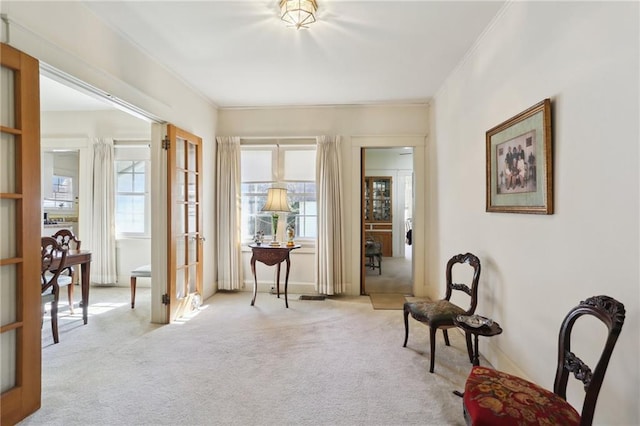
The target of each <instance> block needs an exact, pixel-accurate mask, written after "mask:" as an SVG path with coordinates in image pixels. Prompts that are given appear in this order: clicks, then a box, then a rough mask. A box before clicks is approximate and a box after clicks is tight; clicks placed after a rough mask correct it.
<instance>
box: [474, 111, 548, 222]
mask: <svg viewBox="0 0 640 426" xmlns="http://www.w3.org/2000/svg"><path fill="white" fill-rule="evenodd" d="M486 143H487V211H488V212H503V213H534V214H552V213H553V161H552V142H551V101H550V100H549V99H545V100H543V101H542V102H540V103H538V104H536V105H534V106H532V107H531V108H529V109H527V110H526V111H523V112H521V113H520V114H518V115H516V116H515V117H512V118H510V119H508V120H507V121H505V122H504V123H501V124H499V125H497V126H496V127H494V128H492V129H491V130H489V131H487V142H486Z"/></svg>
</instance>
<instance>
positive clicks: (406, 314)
mask: <svg viewBox="0 0 640 426" xmlns="http://www.w3.org/2000/svg"><path fill="white" fill-rule="evenodd" d="M403 315H404V343H403V344H402V347H404V348H406V347H407V340H408V339H409V304H408V303H405V304H404V307H403Z"/></svg>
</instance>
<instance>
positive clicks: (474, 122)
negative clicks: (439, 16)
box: [425, 2, 640, 425]
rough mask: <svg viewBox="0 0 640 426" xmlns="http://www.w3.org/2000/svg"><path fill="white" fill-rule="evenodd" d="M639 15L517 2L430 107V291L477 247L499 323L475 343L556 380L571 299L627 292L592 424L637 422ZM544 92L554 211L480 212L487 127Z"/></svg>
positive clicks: (528, 372)
mask: <svg viewBox="0 0 640 426" xmlns="http://www.w3.org/2000/svg"><path fill="white" fill-rule="evenodd" d="M638 21H639V3H638V2H626V3H620V2H619V3H615V2H513V3H510V4H508V5H507V7H506V8H505V9H504V10H503V13H502V14H501V15H499V17H498V18H497V20H496V21H495V22H494V23H493V25H492V27H491V28H490V29H489V30H488V31H487V32H486V33H485V34H484V36H483V38H482V39H481V40H480V41H479V43H478V44H477V46H476V48H475V49H474V50H473V51H472V52H471V53H470V55H469V56H468V57H467V59H466V60H465V61H464V62H463V63H462V64H461V65H460V67H459V68H458V70H457V71H456V72H454V73H453V74H452V75H451V76H450V77H449V79H448V80H447V82H446V83H445V85H444V86H443V87H442V88H441V90H440V91H439V93H438V94H437V96H436V97H435V99H434V101H433V109H432V113H433V116H432V119H433V123H434V130H435V138H434V144H433V145H432V146H430V150H429V158H430V159H431V161H430V163H429V164H430V166H429V169H430V170H433V172H432V173H430V175H429V180H428V183H429V185H428V191H429V193H430V195H431V199H430V203H429V204H430V205H431V206H432V209H430V210H429V213H428V214H429V234H430V235H433V238H432V239H431V240H430V246H429V249H428V256H427V257H426V258H425V261H426V262H427V263H428V265H429V266H430V267H429V268H428V271H429V274H428V279H429V281H430V282H431V283H432V284H433V286H432V288H431V289H430V290H429V293H430V294H431V295H432V296H437V295H439V294H442V293H443V288H442V285H441V284H440V283H441V282H442V277H443V276H444V266H445V263H446V261H447V259H448V258H449V257H450V256H451V255H452V254H455V253H458V252H466V251H471V252H473V253H475V254H477V255H478V256H479V257H480V259H481V261H482V275H481V281H480V288H479V294H480V300H479V306H478V310H477V312H478V313H480V314H483V315H487V316H490V317H493V318H494V319H495V320H497V321H498V322H499V323H500V324H501V325H502V327H503V328H504V333H503V334H502V335H500V336H496V337H493V338H491V339H481V352H483V353H484V354H485V355H487V356H489V358H490V361H491V362H492V364H494V365H495V366H497V367H498V368H501V369H505V370H508V371H512V372H516V373H518V374H523V375H525V376H527V377H529V378H531V379H533V380H534V381H535V382H537V383H539V384H541V385H543V386H545V387H546V388H548V389H553V379H554V375H555V365H556V355H557V334H558V330H559V327H560V323H561V321H562V319H563V317H564V316H565V315H566V313H567V312H568V311H569V309H571V308H572V307H573V306H575V305H576V304H577V303H578V302H579V301H581V300H584V299H585V298H587V297H589V296H593V295H598V294H607V295H610V296H613V297H615V298H617V299H619V300H620V301H621V302H623V303H624V304H625V306H626V312H627V316H626V323H625V325H624V327H623V330H622V333H621V335H620V339H619V341H618V345H617V347H616V349H615V351H614V353H613V356H612V358H611V363H610V365H609V369H608V372H607V375H606V377H605V381H604V385H603V388H602V391H601V393H600V398H599V401H598V406H597V408H596V413H595V424H607V425H636V424H640V413H639V408H638V401H640V389H639V387H640V372H639V362H638V356H639V352H640V341H639V336H638V335H639V333H638V330H639V325H640V323H639V322H640V321H639V318H638V308H639V300H640V297H639V290H638V289H639V285H640V280H639V275H640V274H639V270H638V268H639V264H638V259H639V258H640V253H639V227H638V222H639V217H640V212H639V208H638V199H639V185H638V160H639V158H638V141H639V131H638V126H639V114H640V109H639V107H638V99H639V97H638V95H639V83H638V82H639V75H640V74H639V69H638V64H639V52H640V49H639V43H640V42H639V23H638ZM547 97H548V98H551V101H552V126H553V142H554V145H555V147H554V156H555V159H554V168H555V197H554V199H555V214H553V215H550V216H543V215H518V214H505V213H486V212H485V132H486V131H487V130H489V129H490V128H492V127H493V126H495V125H497V124H499V123H501V122H502V121H504V120H506V119H508V118H510V117H512V116H514V115H515V114H517V113H518V112H520V111H522V110H524V109H526V108H528V107H529V106H531V105H533V104H535V103H537V102H539V101H541V100H542V99H544V98H547ZM589 334H591V337H592V338H594V337H595V336H594V335H595V330H593V329H591V330H589ZM594 340H596V339H595V338H594ZM589 343H590V344H589V345H587V346H588V349H595V346H591V344H593V342H589ZM579 394H580V393H576V392H575V391H572V393H571V394H570V401H571V402H573V403H574V404H576V403H579V404H581V400H577V395H579ZM580 407H581V405H580V406H579V407H578V408H580Z"/></svg>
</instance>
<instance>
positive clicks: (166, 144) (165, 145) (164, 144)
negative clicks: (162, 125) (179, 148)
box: [162, 136, 171, 150]
mask: <svg viewBox="0 0 640 426" xmlns="http://www.w3.org/2000/svg"><path fill="white" fill-rule="evenodd" d="M170 145H171V144H170V143H169V136H165V137H164V139H162V149H165V150H168V149H169V146H170Z"/></svg>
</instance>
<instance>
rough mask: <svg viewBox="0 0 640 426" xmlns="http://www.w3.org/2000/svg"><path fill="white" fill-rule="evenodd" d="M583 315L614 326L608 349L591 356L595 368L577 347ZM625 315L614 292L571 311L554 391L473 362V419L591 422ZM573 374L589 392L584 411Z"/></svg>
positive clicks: (469, 390)
mask: <svg viewBox="0 0 640 426" xmlns="http://www.w3.org/2000/svg"><path fill="white" fill-rule="evenodd" d="M583 316H584V317H592V318H594V317H595V318H596V319H598V320H600V321H601V322H602V323H604V325H605V326H606V328H607V330H608V333H607V335H606V339H603V346H602V348H603V349H602V351H597V352H596V353H593V354H589V358H588V359H594V360H595V359H598V361H597V363H596V364H595V369H594V370H591V368H590V367H589V366H588V365H587V364H585V363H584V361H583V360H582V359H580V358H578V356H577V355H576V354H574V352H572V351H571V332H572V330H573V326H574V325H575V323H576V321H577V320H578V319H579V318H581V317H583ZM624 318H625V309H624V305H623V304H622V303H620V302H618V301H617V300H615V299H613V298H612V297H609V296H594V297H590V298H588V299H587V300H585V301H583V302H580V304H579V305H578V306H576V307H575V308H573V309H571V310H570V311H569V313H568V314H567V316H566V317H565V318H564V321H563V322H562V325H561V327H560V336H559V339H558V364H557V366H556V378H555V381H554V385H553V392H551V391H549V390H547V389H544V388H542V387H541V386H538V385H537V384H535V383H531V382H529V381H527V380H524V379H522V378H520V377H517V376H514V375H511V374H508V373H505V372H502V371H498V370H494V369H492V368H488V367H480V366H476V367H473V368H472V369H471V373H470V374H469V377H468V378H467V381H466V384H465V387H464V396H463V410H464V417H465V420H466V422H467V424H468V425H475V426H483V425H491V426H501V425H516V424H517V425H576V426H577V425H580V426H588V425H591V423H592V422H593V414H594V412H595V408H596V401H597V400H598V394H599V393H600V387H601V386H602V381H603V379H604V373H605V372H606V370H607V366H608V365H609V359H610V358H611V353H612V352H613V348H614V346H615V344H616V341H617V340H618V335H619V334H620V331H621V330H622V324H623V323H624ZM585 324H587V325H588V326H589V327H593V325H594V324H592V322H590V321H585ZM581 353H582V354H584V349H581ZM598 355H599V358H598V357H597V356H598ZM583 356H584V355H583ZM585 359H586V358H585ZM569 373H571V374H573V376H574V377H575V378H576V379H578V380H579V381H581V382H582V387H583V388H584V391H585V394H584V395H585V396H584V400H583V404H582V412H581V413H578V411H577V410H576V409H575V408H573V406H572V405H571V404H569V402H567V382H568V379H569Z"/></svg>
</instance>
